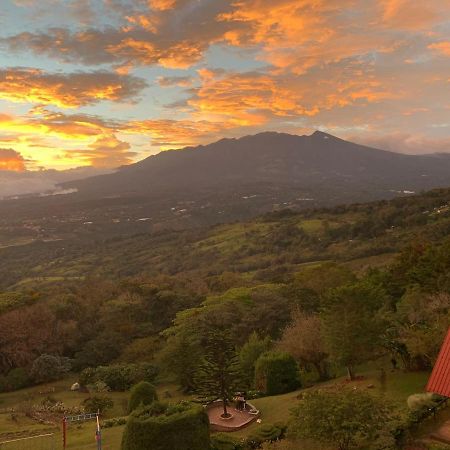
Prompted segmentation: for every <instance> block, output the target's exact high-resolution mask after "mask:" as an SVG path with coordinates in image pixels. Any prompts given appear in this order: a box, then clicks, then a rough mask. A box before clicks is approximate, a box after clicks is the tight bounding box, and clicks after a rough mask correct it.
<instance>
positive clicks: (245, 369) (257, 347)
mask: <svg viewBox="0 0 450 450" xmlns="http://www.w3.org/2000/svg"><path fill="white" fill-rule="evenodd" d="M270 347H271V341H270V339H269V338H268V337H266V338H264V339H261V338H260V337H259V336H258V333H256V331H255V332H253V333H252V334H251V335H250V338H249V339H248V341H247V342H246V343H245V344H244V345H243V347H242V348H241V350H240V352H239V361H240V366H241V372H242V378H243V381H245V382H246V383H247V385H248V386H251V385H252V384H253V383H254V381H255V364H256V361H257V360H258V358H259V357H260V356H261V355H262V354H263V353H266V352H267V351H269V349H270Z"/></svg>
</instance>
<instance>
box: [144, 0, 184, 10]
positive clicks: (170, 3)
mask: <svg viewBox="0 0 450 450" xmlns="http://www.w3.org/2000/svg"><path fill="white" fill-rule="evenodd" d="M176 3H177V0H149V1H148V5H149V7H150V8H152V9H156V10H160V11H166V10H168V9H172V8H174V7H175V5H176Z"/></svg>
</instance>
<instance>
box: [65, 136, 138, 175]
mask: <svg viewBox="0 0 450 450" xmlns="http://www.w3.org/2000/svg"><path fill="white" fill-rule="evenodd" d="M130 148H131V145H130V144H129V143H128V142H123V141H120V140H119V139H117V137H116V136H115V135H113V134H109V135H103V136H100V137H99V138H97V139H96V140H95V141H94V142H93V143H91V144H89V146H88V147H87V148H86V149H82V150H72V151H70V152H67V154H66V157H67V158H74V157H75V158H77V159H81V160H82V161H84V162H85V163H87V164H89V165H91V166H93V167H98V168H114V167H119V166H123V165H126V164H130V163H132V162H133V157H134V156H136V153H135V152H133V151H131V150H130Z"/></svg>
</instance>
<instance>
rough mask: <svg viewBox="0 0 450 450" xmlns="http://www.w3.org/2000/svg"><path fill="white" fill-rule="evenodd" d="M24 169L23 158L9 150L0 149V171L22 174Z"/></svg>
mask: <svg viewBox="0 0 450 450" xmlns="http://www.w3.org/2000/svg"><path fill="white" fill-rule="evenodd" d="M25 169H26V167H25V158H24V157H23V156H22V155H21V154H20V153H19V152H16V151H15V150H12V149H10V148H0V170H12V171H15V172H22V171H24V170H25Z"/></svg>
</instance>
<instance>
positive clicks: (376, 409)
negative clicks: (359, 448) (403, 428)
mask: <svg viewBox="0 0 450 450" xmlns="http://www.w3.org/2000/svg"><path fill="white" fill-rule="evenodd" d="M389 419H390V414H389V408H388V407H387V406H386V405H385V402H384V401H381V400H378V399H376V398H375V397H373V396H372V395H371V394H369V393H368V392H364V391H360V390H355V389H341V390H337V391H331V390H326V391H325V390H324V391H315V392H309V393H305V394H304V395H303V398H302V399H301V400H300V403H299V405H298V406H297V407H296V408H295V409H293V410H292V421H291V425H290V431H291V433H292V434H293V435H295V436H297V437H299V438H305V439H313V440H316V441H319V442H321V443H323V444H334V445H336V447H337V448H338V449H339V450H348V449H349V448H351V447H353V446H356V445H359V444H362V443H364V442H368V441H369V440H374V439H376V438H377V437H378V434H379V433H380V431H384V430H383V429H384V428H386V427H387V424H388V423H389Z"/></svg>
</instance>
